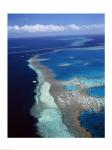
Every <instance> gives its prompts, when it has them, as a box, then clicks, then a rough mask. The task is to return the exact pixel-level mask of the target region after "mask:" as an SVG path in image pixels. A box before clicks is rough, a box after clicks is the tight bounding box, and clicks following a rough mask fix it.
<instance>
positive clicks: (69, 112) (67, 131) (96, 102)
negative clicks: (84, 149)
mask: <svg viewBox="0 0 112 150" xmlns="http://www.w3.org/2000/svg"><path fill="white" fill-rule="evenodd" d="M29 67H30V68H31V69H33V70H34V71H35V72H36V73H37V76H38V79H37V80H38V82H39V83H38V84H37V87H36V89H35V93H36V95H35V104H34V106H33V107H32V109H31V114H32V116H34V117H35V118H37V120H38V121H37V123H36V127H37V128H38V131H39V132H40V135H41V136H42V137H91V136H92V135H91V133H90V132H89V131H87V130H86V129H85V128H84V127H82V126H81V123H80V119H79V118H80V114H81V112H84V111H87V110H89V111H90V110H91V111H95V112H100V111H101V110H102V108H103V107H104V100H103V98H95V97H92V96H90V95H88V94H87V92H86V89H87V88H88V85H86V84H84V83H83V82H81V80H80V79H77V78H75V79H72V80H71V81H68V82H63V81H62V82H61V81H58V80H56V79H55V78H54V76H55V75H54V73H53V72H52V70H50V69H49V68H47V67H46V66H44V65H43V64H41V63H40V62H39V58H38V56H34V57H32V58H31V59H30V60H29ZM70 84H72V85H74V86H77V87H78V88H77V89H76V90H67V89H65V88H64V86H66V85H70ZM94 86H96V85H94Z"/></svg>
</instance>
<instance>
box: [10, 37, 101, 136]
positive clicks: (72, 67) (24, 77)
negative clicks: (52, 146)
mask: <svg viewBox="0 0 112 150" xmlns="http://www.w3.org/2000/svg"><path fill="white" fill-rule="evenodd" d="M36 54H38V56H39V60H40V62H41V64H43V65H45V66H46V67H48V68H49V69H51V70H52V71H53V73H54V78H55V79H56V80H59V81H64V82H66V81H69V80H72V79H74V78H80V80H81V82H84V83H85V84H86V85H87V86H88V84H91V85H92V86H93V85H95V86H93V87H91V86H90V87H89V88H88V89H87V93H88V94H90V95H91V96H92V97H104V35H82V36H59V37H35V38H33V37H32V38H15V39H13V38H12V39H8V137H41V135H40V134H39V132H38V129H37V128H36V127H35V124H36V122H37V120H36V119H35V118H34V117H33V116H32V115H31V113H30V111H31V108H32V106H33V104H34V103H35V98H34V95H35V92H34V90H35V88H36V84H35V83H33V81H35V80H36V79H37V75H36V73H35V72H34V71H33V70H31V69H30V68H29V67H28V60H29V59H30V58H31V57H33V56H35V55H36ZM88 81H89V82H88ZM102 84H103V86H102ZM71 87H72V89H73V86H72V85H71ZM69 88H70V87H69ZM90 112H91V111H90ZM90 112H89V111H88V113H87V112H83V115H82V114H81V116H83V117H81V124H82V126H83V127H84V128H86V129H87V130H88V131H89V132H91V134H92V136H93V137H104V130H100V129H99V130H98V129H95V128H94V126H95V125H94V123H93V122H94V121H93V120H98V119H99V120H101V121H95V124H96V126H102V129H104V110H103V112H99V113H98V115H91V113H90ZM102 114H103V115H102ZM89 116H92V117H89ZM102 116H103V117H102ZM86 117H87V118H89V120H90V121H88V123H86V122H87V119H86ZM82 118H83V119H82Z"/></svg>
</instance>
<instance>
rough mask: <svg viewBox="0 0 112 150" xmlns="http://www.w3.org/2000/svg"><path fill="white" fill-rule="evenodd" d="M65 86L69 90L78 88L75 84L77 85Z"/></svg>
mask: <svg viewBox="0 0 112 150" xmlns="http://www.w3.org/2000/svg"><path fill="white" fill-rule="evenodd" d="M64 88H65V90H68V91H75V90H77V86H75V85H66V86H65V87H64Z"/></svg>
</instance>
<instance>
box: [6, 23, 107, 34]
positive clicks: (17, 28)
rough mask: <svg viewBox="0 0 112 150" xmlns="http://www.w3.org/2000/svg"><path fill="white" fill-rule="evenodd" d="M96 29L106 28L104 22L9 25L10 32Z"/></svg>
mask: <svg viewBox="0 0 112 150" xmlns="http://www.w3.org/2000/svg"><path fill="white" fill-rule="evenodd" d="M94 29H104V24H90V25H76V24H69V25H54V24H49V25H42V24H35V25H23V26H19V25H14V26H8V31H9V33H23V32H28V33H47V32H63V31H81V30H94Z"/></svg>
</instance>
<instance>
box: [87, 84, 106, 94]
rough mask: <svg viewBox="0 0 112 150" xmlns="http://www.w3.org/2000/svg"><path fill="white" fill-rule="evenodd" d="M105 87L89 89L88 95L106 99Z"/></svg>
mask: <svg viewBox="0 0 112 150" xmlns="http://www.w3.org/2000/svg"><path fill="white" fill-rule="evenodd" d="M104 90H105V89H104V86H99V87H93V88H89V89H88V91H87V92H88V93H89V94H90V95H91V96H94V97H104V94H105V91H104Z"/></svg>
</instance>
